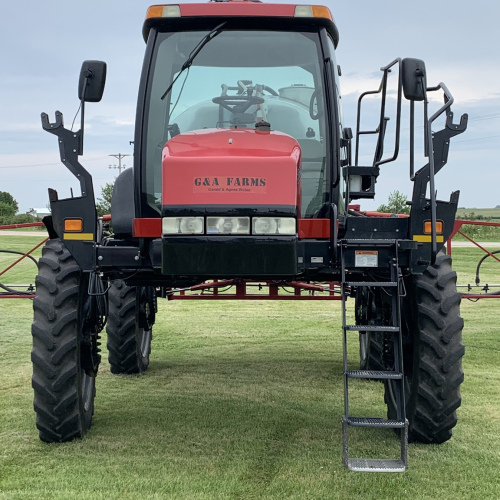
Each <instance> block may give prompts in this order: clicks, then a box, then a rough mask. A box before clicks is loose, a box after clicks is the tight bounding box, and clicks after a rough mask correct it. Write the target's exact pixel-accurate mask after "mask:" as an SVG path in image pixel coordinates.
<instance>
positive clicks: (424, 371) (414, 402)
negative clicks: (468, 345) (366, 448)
mask: <svg viewBox="0 0 500 500" xmlns="http://www.w3.org/2000/svg"><path fill="white" fill-rule="evenodd" d="M405 285H406V291H407V295H406V298H405V299H403V302H402V307H401V315H402V322H403V325H402V326H403V329H402V330H403V363H404V371H405V380H404V383H405V399H406V417H407V419H408V421H409V441H410V442H420V443H443V442H445V441H447V440H448V439H450V438H451V434H452V429H453V427H454V426H455V425H456V423H457V414H456V410H457V408H458V407H459V406H460V404H461V396H460V384H461V383H462V381H463V379H464V373H463V371H462V356H463V355H464V353H465V348H464V345H463V344H462V328H463V324H464V322H463V319H462V318H461V317H460V295H459V294H458V293H457V290H456V273H455V272H454V271H452V268H451V257H450V256H449V255H445V254H444V253H440V254H438V256H437V259H436V263H435V264H434V265H432V266H429V267H428V268H427V269H426V270H425V272H424V273H423V275H422V276H414V277H410V278H409V279H408V280H407V281H406V283H405ZM394 393H395V392H394V391H393V382H386V383H385V400H386V403H387V408H388V417H389V418H390V419H392V418H395V416H396V407H395V398H394Z"/></svg>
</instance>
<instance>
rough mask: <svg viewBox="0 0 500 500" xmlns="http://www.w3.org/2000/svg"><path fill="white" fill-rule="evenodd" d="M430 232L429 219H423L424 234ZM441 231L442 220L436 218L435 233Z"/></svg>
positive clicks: (440, 232) (430, 223)
mask: <svg viewBox="0 0 500 500" xmlns="http://www.w3.org/2000/svg"><path fill="white" fill-rule="evenodd" d="M431 233H432V222H431V221H430V220H426V221H424V234H431ZM442 233H443V221H441V220H437V221H436V234H442Z"/></svg>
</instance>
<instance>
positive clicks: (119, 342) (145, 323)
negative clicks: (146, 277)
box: [106, 280, 155, 374]
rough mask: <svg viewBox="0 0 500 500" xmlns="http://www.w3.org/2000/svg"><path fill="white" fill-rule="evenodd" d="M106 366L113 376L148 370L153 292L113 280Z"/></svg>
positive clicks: (149, 289) (153, 312) (147, 288)
mask: <svg viewBox="0 0 500 500" xmlns="http://www.w3.org/2000/svg"><path fill="white" fill-rule="evenodd" d="M108 297H109V316H108V322H107V325H106V331H107V334H108V352H109V364H110V369H111V372H112V373H116V374H118V373H125V374H132V373H141V372H143V371H145V370H146V369H147V368H148V365H149V355H150V353H151V339H152V333H153V324H154V315H155V307H154V289H153V288H152V287H132V286H127V285H126V284H125V283H124V282H123V281H121V280H116V281H115V282H114V283H113V285H112V286H111V288H110V290H109V292H108Z"/></svg>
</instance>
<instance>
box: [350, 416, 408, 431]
mask: <svg viewBox="0 0 500 500" xmlns="http://www.w3.org/2000/svg"><path fill="white" fill-rule="evenodd" d="M344 422H345V423H346V424H347V425H349V426H351V427H383V428H387V429H404V427H405V422H404V421H400V420H385V419H383V418H373V417H347V418H345V417H344Z"/></svg>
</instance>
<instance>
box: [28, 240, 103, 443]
mask: <svg viewBox="0 0 500 500" xmlns="http://www.w3.org/2000/svg"><path fill="white" fill-rule="evenodd" d="M38 265H39V271H38V276H37V277H36V297H35V299H34V300H33V309H34V320H33V324H32V328H31V332H32V335H33V350H32V351H31V360H32V362H33V377H32V385H33V389H34V392H35V397H34V409H35V412H36V414H37V415H36V426H37V428H38V430H39V434H40V439H41V440H42V441H45V442H48V443H52V442H64V441H70V440H72V439H74V438H78V437H82V436H83V435H84V434H85V433H86V432H87V431H88V430H89V429H90V427H91V425H92V416H93V413H94V398H95V376H96V374H97V369H98V366H99V361H100V356H99V354H98V352H99V348H98V345H99V343H98V339H99V337H98V335H97V334H98V332H99V328H98V325H99V324H101V325H102V318H98V316H97V315H96V314H95V311H96V310H98V311H100V309H99V306H100V305H102V302H100V303H99V304H97V302H99V299H95V298H94V297H91V296H90V295H89V275H88V274H84V273H83V272H82V271H81V269H80V267H79V266H78V264H77V263H76V261H75V260H74V258H73V257H72V256H71V254H70V253H69V251H68V250H67V249H66V247H65V246H64V244H63V243H62V242H61V240H59V239H54V240H49V241H48V242H47V243H46V244H45V246H44V248H43V251H42V258H41V259H40V260H39V263H38ZM96 306H97V308H96Z"/></svg>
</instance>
